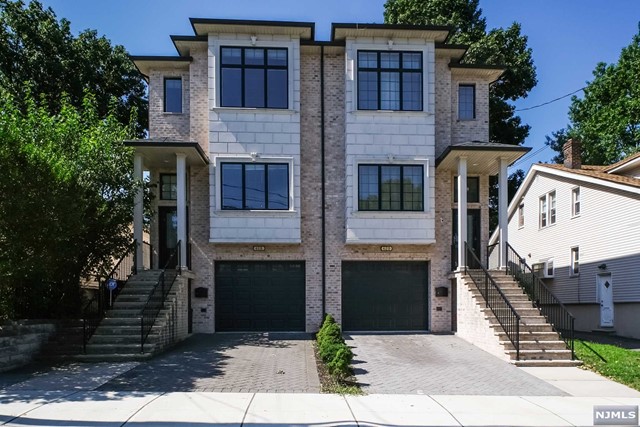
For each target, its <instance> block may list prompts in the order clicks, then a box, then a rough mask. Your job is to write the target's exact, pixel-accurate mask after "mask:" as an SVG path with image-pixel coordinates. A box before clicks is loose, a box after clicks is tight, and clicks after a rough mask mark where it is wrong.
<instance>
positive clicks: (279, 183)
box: [220, 163, 289, 210]
mask: <svg viewBox="0 0 640 427" xmlns="http://www.w3.org/2000/svg"><path fill="white" fill-rule="evenodd" d="M220 166H221V175H220V186H221V187H222V195H221V197H222V209H230V210H234V209H236V210H252V209H260V210H263V209H264V210H288V209H289V165H288V164H287V163H222V164H221V165H220Z"/></svg>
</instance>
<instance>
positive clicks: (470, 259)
mask: <svg viewBox="0 0 640 427" xmlns="http://www.w3.org/2000/svg"><path fill="white" fill-rule="evenodd" d="M464 247H465V253H466V261H467V262H465V263H464V265H465V267H464V274H466V275H467V276H469V277H470V278H471V280H472V281H473V283H474V284H475V285H476V288H478V290H479V291H480V294H481V295H482V297H483V298H484V300H485V304H486V307H487V308H489V309H490V310H491V312H492V313H493V315H494V316H495V317H496V319H497V320H498V323H499V324H500V326H502V329H503V330H504V332H505V333H506V334H507V338H509V341H511V344H513V347H514V348H515V350H516V360H520V315H519V314H518V313H517V311H516V310H515V308H513V306H512V305H511V303H510V302H509V300H508V299H507V297H506V296H505V294H504V293H503V292H502V290H501V289H500V287H499V286H498V284H497V283H496V282H495V280H494V279H493V277H491V274H489V272H488V271H487V269H486V268H484V266H483V265H482V263H481V262H480V259H479V258H478V256H477V255H476V254H475V252H473V250H472V249H471V248H470V247H469V245H468V244H467V242H465V244H464ZM468 264H471V265H473V266H474V267H477V268H469V267H467V265H468Z"/></svg>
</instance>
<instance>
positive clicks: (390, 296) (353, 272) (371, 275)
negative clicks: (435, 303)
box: [342, 261, 429, 331]
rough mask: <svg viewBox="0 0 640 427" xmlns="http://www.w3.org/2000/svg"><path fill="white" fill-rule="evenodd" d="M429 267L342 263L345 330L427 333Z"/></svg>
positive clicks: (399, 263) (383, 262)
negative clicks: (418, 331)
mask: <svg viewBox="0 0 640 427" xmlns="http://www.w3.org/2000/svg"><path fill="white" fill-rule="evenodd" d="M428 268H429V264H428V263H427V262H393V261H379V262H368V261H367V262H360V261H357V262H356V261H345V262H343V263H342V322H343V328H344V330H346V331H416V330H422V331H424V330H426V329H427V307H428V303H427V286H428V283H429V275H428V271H429V270H428Z"/></svg>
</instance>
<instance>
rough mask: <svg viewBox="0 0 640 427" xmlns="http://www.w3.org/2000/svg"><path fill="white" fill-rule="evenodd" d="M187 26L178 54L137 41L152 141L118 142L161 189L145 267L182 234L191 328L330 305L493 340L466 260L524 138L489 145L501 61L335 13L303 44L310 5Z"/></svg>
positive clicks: (417, 29)
mask: <svg viewBox="0 0 640 427" xmlns="http://www.w3.org/2000/svg"><path fill="white" fill-rule="evenodd" d="M191 24H192V27H193V30H194V33H195V35H189V36H171V39H172V41H173V43H174V45H175V47H176V49H177V51H178V55H176V56H162V57H158V56H133V57H132V60H133V61H134V63H135V64H136V66H137V67H138V69H139V70H140V72H141V73H142V74H143V75H144V76H145V77H146V79H147V81H148V83H149V138H148V139H143V140H134V141H128V142H127V144H128V145H130V146H131V147H134V149H135V173H136V175H137V176H138V177H142V176H143V172H144V171H147V172H148V173H149V176H150V177H151V180H152V182H153V183H154V184H155V185H156V186H157V187H156V198H155V204H156V206H155V207H156V211H157V216H156V218H154V220H153V222H152V226H151V243H152V246H153V247H154V248H156V253H155V255H154V265H156V266H164V265H166V264H167V263H168V262H169V264H172V263H173V264H175V263H176V260H175V258H172V254H173V253H175V251H177V254H178V255H179V257H178V259H179V260H178V263H179V265H180V266H181V267H182V271H183V274H182V277H184V278H187V279H188V290H187V292H186V293H185V294H184V296H183V297H181V298H182V299H183V300H186V301H184V304H185V307H188V308H187V309H186V310H188V312H189V313H191V315H190V318H189V329H190V330H192V331H193V332H201V333H214V332H227V331H307V332H315V331H317V330H318V328H319V326H320V324H321V321H322V318H323V314H324V313H331V314H332V315H333V316H334V317H335V318H336V320H337V321H338V322H339V323H340V324H341V325H342V327H343V329H344V330H346V331H430V332H452V331H457V333H458V334H459V335H461V336H463V337H465V338H467V339H469V340H470V341H472V342H474V343H477V344H478V345H481V346H483V348H487V349H489V350H491V351H493V350H495V349H497V348H500V349H502V347H500V345H499V340H502V341H500V343H503V344H504V343H505V342H506V341H504V331H503V332H499V333H497V332H496V333H492V332H491V331H492V330H493V329H494V328H500V327H501V326H500V325H501V324H502V323H500V322H502V321H503V319H502V318H500V319H498V320H497V321H493V322H492V319H493V318H492V317H491V316H492V315H491V314H490V313H489V312H488V311H487V310H490V309H491V310H493V309H494V307H493V306H491V307H490V308H487V307H489V305H488V304H486V303H480V301H479V298H481V296H480V293H478V292H479V290H478V289H470V288H469V286H471V285H469V283H470V282H469V280H470V279H469V278H468V277H466V269H465V267H466V264H467V261H468V258H469V257H474V259H475V256H478V258H479V259H483V257H484V254H485V247H486V244H487V242H488V240H489V229H488V223H489V177H490V176H492V175H499V176H500V182H501V183H502V187H501V188H502V189H503V191H500V205H501V206H502V207H503V208H502V215H501V221H500V229H501V230H502V232H503V233H504V234H505V235H506V232H507V221H506V218H507V216H506V206H507V194H506V179H507V167H508V166H509V165H510V164H512V163H513V162H514V161H516V160H517V159H518V158H520V157H521V156H522V155H524V154H525V153H526V152H527V151H529V149H528V148H524V147H519V146H513V145H505V144H496V143H489V142H488V139H489V87H490V85H491V83H492V82H494V81H496V80H497V79H498V78H500V76H501V75H502V73H503V72H504V70H503V69H502V68H500V67H496V66H488V65H487V66H485V65H468V64H461V63H460V60H461V59H462V58H463V57H464V55H465V52H466V49H467V47H466V46H461V45H453V44H449V43H447V39H448V37H449V35H450V32H451V29H450V28H448V27H443V26H407V25H386V24H333V25H332V35H331V40H330V41H317V40H315V38H314V36H315V31H314V30H315V26H314V24H313V23H308V22H280V21H278V22H274V21H244V20H223V19H196V18H192V19H191ZM141 201H142V195H141V194H140V195H139V197H138V202H137V204H136V210H135V221H134V234H135V236H136V237H138V241H140V237H141V233H142V216H143V213H142V203H141ZM458 236H461V237H460V238H459V237H458ZM504 248H506V245H503V260H504V259H505V258H504V250H505V249H504ZM138 259H141V257H138ZM469 262H470V261H469ZM474 262H477V260H476V261H474ZM156 268H157V267H156ZM482 274H485V273H482ZM486 274H489V273H486ZM514 286H516V287H517V285H514ZM516 293H519V294H520V295H521V296H523V295H522V291H521V290H516ZM179 299H180V298H179ZM521 304H525V305H527V304H528V305H529V308H528V310H535V309H532V308H531V307H530V304H531V303H530V302H529V301H528V299H526V297H524V301H522V302H521ZM179 313H182V311H179ZM513 319H515V317H513ZM536 319H537V318H536ZM494 320H495V319H494ZM547 327H548V328H549V330H548V331H547V330H546V329H544V328H547ZM482 328H486V331H485V330H484V329H482ZM543 329H544V331H543ZM516 330H517V329H514V331H516ZM479 331H481V332H479ZM521 331H527V332H532V331H533V332H532V333H534V332H535V333H545V334H547V335H548V336H551V335H552V334H553V332H552V330H551V327H550V326H548V325H546V324H544V325H539V324H536V325H533V326H531V327H529V328H528V329H527V328H525V327H524V326H523V327H522V328H521ZM514 333H515V335H514ZM523 333H524V332H523ZM507 335H508V336H509V339H511V340H512V342H514V343H515V342H516V341H517V340H518V334H517V332H513V331H512V332H507ZM560 344H561V345H562V348H565V347H564V343H560ZM509 345H511V344H509ZM513 345H517V344H513ZM496 351H497V352H502V354H503V355H504V351H503V350H496ZM508 351H509V352H511V357H512V358H517V357H518V356H517V355H518V354H520V353H517V351H516V350H513V349H511V350H508ZM565 351H566V350H565ZM547 355H548V353H547Z"/></svg>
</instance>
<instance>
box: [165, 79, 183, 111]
mask: <svg viewBox="0 0 640 427" xmlns="http://www.w3.org/2000/svg"><path fill="white" fill-rule="evenodd" d="M164 111H165V113H182V79H181V78H180V77H166V78H165V79H164Z"/></svg>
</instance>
